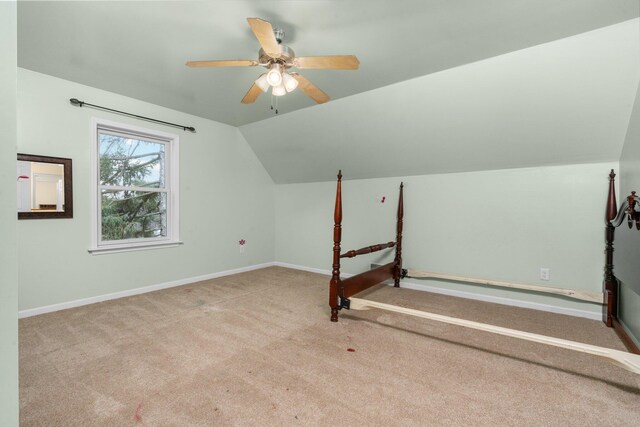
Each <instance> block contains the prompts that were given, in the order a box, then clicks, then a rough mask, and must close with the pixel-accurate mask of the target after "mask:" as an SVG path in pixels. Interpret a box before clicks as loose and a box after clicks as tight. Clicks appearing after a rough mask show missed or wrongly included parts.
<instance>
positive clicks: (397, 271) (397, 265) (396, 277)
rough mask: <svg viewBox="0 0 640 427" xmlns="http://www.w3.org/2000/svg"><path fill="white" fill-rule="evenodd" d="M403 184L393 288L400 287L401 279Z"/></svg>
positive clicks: (397, 229)
mask: <svg viewBox="0 0 640 427" xmlns="http://www.w3.org/2000/svg"><path fill="white" fill-rule="evenodd" d="M403 188H404V183H403V182H401V183H400V196H399V197H398V219H397V221H398V223H397V226H396V258H395V260H394V268H393V286H394V287H396V288H398V287H400V278H401V277H402V217H403V216H404V206H403V204H404V203H403V200H402V190H403Z"/></svg>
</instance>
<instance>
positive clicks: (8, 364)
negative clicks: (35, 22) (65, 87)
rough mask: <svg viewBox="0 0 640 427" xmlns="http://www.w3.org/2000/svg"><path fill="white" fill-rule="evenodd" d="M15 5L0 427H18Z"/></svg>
mask: <svg viewBox="0 0 640 427" xmlns="http://www.w3.org/2000/svg"><path fill="white" fill-rule="evenodd" d="M16 47H17V32H16V3H15V2H0V200H3V203H0V236H2V243H1V244H0V272H1V273H0V425H2V426H17V425H18V269H17V254H16V250H15V247H16V224H17V219H16V202H15V200H16V184H15V182H16V178H15V172H16V64H17V56H16Z"/></svg>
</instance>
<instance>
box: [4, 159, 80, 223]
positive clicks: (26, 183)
mask: <svg viewBox="0 0 640 427" xmlns="http://www.w3.org/2000/svg"><path fill="white" fill-rule="evenodd" d="M16 185H17V196H18V199H17V203H18V206H17V207H18V218H20V219H27V218H71V217H72V206H71V200H72V199H71V194H70V193H71V159H63V158H58V157H44V156H34V155H28V154H18V163H17V178H16Z"/></svg>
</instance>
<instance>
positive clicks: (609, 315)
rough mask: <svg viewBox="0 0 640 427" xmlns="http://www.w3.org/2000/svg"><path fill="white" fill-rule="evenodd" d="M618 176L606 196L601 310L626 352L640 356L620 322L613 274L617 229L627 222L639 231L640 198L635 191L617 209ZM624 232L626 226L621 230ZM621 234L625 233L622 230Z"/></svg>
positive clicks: (618, 300) (613, 177)
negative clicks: (604, 256)
mask: <svg viewBox="0 0 640 427" xmlns="http://www.w3.org/2000/svg"><path fill="white" fill-rule="evenodd" d="M615 177H616V174H615V173H614V171H613V169H611V173H609V195H608V197H607V210H606V214H605V224H606V233H605V241H606V246H605V254H606V262H605V267H604V284H603V287H604V293H605V305H604V306H603V310H602V321H603V322H604V323H605V324H606V325H607V326H609V327H610V328H613V329H614V330H615V331H616V333H617V334H618V336H619V337H620V339H621V340H622V342H624V344H625V345H626V346H627V349H628V350H629V351H630V352H632V353H636V354H640V349H639V348H638V346H637V345H636V344H635V342H634V341H633V340H632V339H631V337H629V335H628V334H627V331H626V330H625V329H624V328H623V327H622V325H621V324H620V321H619V319H618V306H619V303H620V291H619V289H620V284H619V281H618V278H617V277H616V275H615V274H614V272H613V241H614V237H615V230H616V227H620V226H621V225H622V224H623V223H624V222H625V219H626V220H627V221H626V222H627V224H628V227H629V228H630V229H632V228H633V225H634V223H635V227H636V228H637V229H638V230H640V211H636V206H638V207H640V198H638V196H636V192H635V191H632V192H631V194H630V195H629V196H627V198H626V199H625V201H624V203H622V205H621V206H620V208H618V206H617V202H616V189H615ZM622 229H624V227H622ZM621 231H622V230H621Z"/></svg>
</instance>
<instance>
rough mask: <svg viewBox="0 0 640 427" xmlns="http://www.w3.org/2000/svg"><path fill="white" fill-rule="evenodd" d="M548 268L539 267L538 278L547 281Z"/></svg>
mask: <svg viewBox="0 0 640 427" xmlns="http://www.w3.org/2000/svg"><path fill="white" fill-rule="evenodd" d="M549 275H550V272H549V269H548V268H545V267H540V280H544V281H548V280H549Z"/></svg>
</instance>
